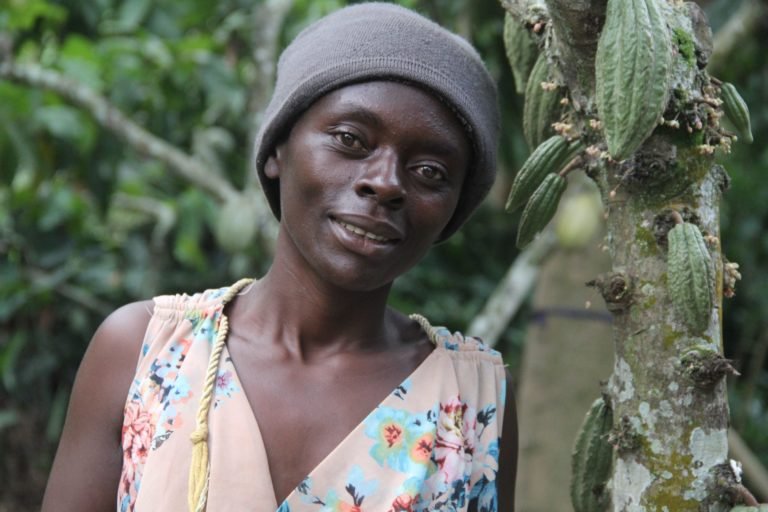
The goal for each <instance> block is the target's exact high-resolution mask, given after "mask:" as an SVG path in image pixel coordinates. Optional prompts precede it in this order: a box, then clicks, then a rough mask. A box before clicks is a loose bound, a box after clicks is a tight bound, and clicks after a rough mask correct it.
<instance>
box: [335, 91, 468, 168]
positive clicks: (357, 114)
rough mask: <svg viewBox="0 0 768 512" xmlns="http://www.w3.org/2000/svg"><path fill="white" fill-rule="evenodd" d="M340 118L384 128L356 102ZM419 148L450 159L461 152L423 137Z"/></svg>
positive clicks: (342, 110) (342, 112) (373, 115)
mask: <svg viewBox="0 0 768 512" xmlns="http://www.w3.org/2000/svg"><path fill="white" fill-rule="evenodd" d="M339 117H347V118H351V119H352V120H355V121H359V122H361V123H365V124H369V125H372V126H375V127H376V128H380V127H382V126H384V121H383V120H382V119H381V118H380V117H379V116H378V115H376V113H375V112H373V111H371V110H369V109H368V108H366V107H365V106H363V105H360V104H358V103H354V102H350V103H347V104H342V105H341V108H340V112H339ZM440 128H442V126H440ZM419 146H420V148H422V149H424V150H426V151H428V152H434V153H438V154H442V155H447V156H450V157H455V156H457V155H458V153H459V150H458V149H457V148H456V147H455V146H454V145H453V144H450V143H448V142H445V140H443V139H442V138H426V137H422V138H421V141H420V143H419ZM468 148H469V150H470V152H472V151H473V149H472V146H471V144H469V143H468Z"/></svg>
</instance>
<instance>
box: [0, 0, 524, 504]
mask: <svg viewBox="0 0 768 512" xmlns="http://www.w3.org/2000/svg"><path fill="white" fill-rule="evenodd" d="M278 3H279V0H267V1H257V2H254V1H245V0H223V1H221V2H207V1H203V0H184V1H183V2H182V1H163V2H160V1H152V0H94V1H91V2H78V1H75V0H60V1H53V0H4V1H3V2H2V3H0V53H1V54H2V57H0V58H2V59H6V58H13V59H14V61H15V62H16V63H19V64H38V65H40V66H42V67H44V68H46V69H51V70H55V71H57V72H59V73H61V74H63V75H64V76H66V77H67V78H69V79H71V80H74V81H76V82H77V83H80V84H84V85H86V86H87V87H89V88H90V89H91V90H92V91H94V92H96V93H98V94H101V95H103V96H104V97H105V98H107V99H108V100H109V101H110V102H111V103H112V104H114V105H115V106H117V107H118V108H119V109H120V110H122V111H123V112H124V113H126V114H127V115H128V116H129V117H130V118H131V119H133V120H135V121H136V122H138V123H139V124H140V125H141V126H142V127H144V128H146V129H147V130H148V131H149V132H151V133H153V134H155V135H158V136H160V137H162V138H163V139H165V140H166V141H168V142H169V143H171V144H173V145H175V146H176V147H178V148H180V149H182V150H183V151H186V152H187V153H189V154H191V155H194V156H195V157H197V158H200V159H202V160H203V161H204V162H205V164H206V166H207V167H208V168H209V170H210V172H215V173H219V174H220V175H222V176H224V177H225V178H226V179H227V180H229V181H230V182H231V183H233V185H234V186H235V187H236V188H238V189H242V188H243V187H244V186H245V184H246V182H247V180H248V173H249V172H251V169H250V166H249V162H250V158H251V154H250V146H251V139H252V137H253V134H254V129H255V126H254V119H256V117H255V116H257V114H258V111H259V109H260V108H263V106H264V105H260V104H258V99H259V98H264V97H266V98H268V97H269V94H268V92H269V91H264V90H263V88H264V85H262V82H260V79H261V78H262V77H261V76H260V74H263V73H265V72H267V73H272V71H273V70H272V69H269V70H265V69H263V68H261V67H260V65H262V64H261V63H260V62H259V61H258V59H257V58H255V55H254V54H255V52H256V50H261V48H257V47H256V44H257V36H258V35H260V34H261V33H260V32H259V30H260V29H263V28H264V27H265V26H267V24H269V23H273V22H275V20H270V19H260V16H264V13H265V12H268V11H267V10H266V9H264V10H260V9H262V8H263V7H274V6H275V5H277V4H278ZM347 3H348V2H345V1H340V0H296V1H293V2H291V8H290V9H289V10H288V12H287V15H286V16H285V18H284V19H281V20H277V22H279V23H282V25H281V26H280V30H279V31H278V32H277V34H276V35H277V37H278V40H277V46H278V50H279V49H280V48H281V47H283V46H285V45H286V44H287V43H288V42H289V41H290V40H291V39H292V38H293V37H294V36H295V35H296V34H297V33H298V31H300V30H301V29H302V28H303V27H304V26H306V25H307V24H308V23H310V22H311V21H313V20H315V19H317V18H319V17H321V16H323V15H324V14H326V13H328V12H331V11H332V10H335V9H337V8H339V7H341V6H343V5H345V4H347ZM400 3H402V4H404V5H406V6H408V7H411V8H415V9H418V10H421V11H422V12H424V13H425V14H427V15H429V16H431V17H433V18H435V19H437V20H439V21H441V22H442V23H443V24H445V25H448V26H450V27H452V28H453V29H455V30H457V31H463V33H464V34H465V35H466V36H467V37H470V36H471V37H473V38H475V39H476V40H477V41H476V42H477V43H478V45H481V46H482V47H483V53H484V54H485V55H486V56H487V58H488V60H489V62H490V64H491V67H492V68H493V70H494V73H496V74H497V76H498V77H499V80H500V81H501V82H502V83H504V81H506V80H510V78H509V73H508V72H507V71H506V65H505V63H504V61H503V60H502V58H503V55H504V54H503V47H502V46H501V37H500V33H501V22H500V18H499V16H498V6H497V4H496V3H495V0H485V1H483V2H479V3H478V2H475V3H472V2H469V1H468V0H465V1H446V0H436V1H426V0H424V1H417V0H403V1H402V2H400ZM470 8H471V9H470ZM470 27H471V28H472V33H471V34H470V33H468V29H469V28H470ZM510 87H511V85H510ZM260 88H261V89H260ZM504 104H505V109H506V110H508V111H509V115H508V117H510V118H513V119H514V118H517V117H518V116H517V115H516V112H517V111H519V103H518V102H517V100H516V98H512V99H511V100H510V101H506V100H505V101H504ZM515 130H518V131H515V132H512V133H511V135H509V136H508V137H509V140H516V141H517V142H515V145H517V147H520V146H521V144H522V143H521V142H520V141H521V140H522V139H521V137H520V135H519V129H517V128H516V129H515ZM508 156H509V155H508ZM524 156H525V155H518V156H517V158H522V157H524ZM220 206H221V205H220V204H219V203H218V202H217V200H216V198H214V197H211V196H210V195H209V194H207V193H205V192H202V191H201V190H200V189H199V188H197V187H195V186H194V185H193V184H191V183H189V182H186V181H184V180H183V179H181V178H180V177H178V175H176V174H174V173H173V172H171V170H169V169H168V168H166V167H165V166H164V165H163V164H162V163H161V162H158V161H155V160H151V159H147V158H145V157H143V156H142V155H141V154H139V153H138V152H137V151H136V150H135V149H134V148H131V147H129V146H128V145H126V144H125V143H124V142H123V141H122V140H120V139H118V138H117V137H116V136H115V135H114V134H113V133H110V132H109V131H107V130H106V129H104V128H103V127H101V126H99V125H98V124H97V123H96V121H95V120H94V119H93V118H92V117H91V116H90V115H89V114H88V113H87V112H85V111H83V110H81V109H80V108H78V107H76V106H73V105H71V104H69V103H67V102H65V101H64V100H62V98H60V97H59V96H57V95H56V94H53V93H51V92H48V91H44V90H42V89H38V88H34V87H30V86H23V85H18V84H14V83H11V82H9V81H0V453H2V454H3V457H2V461H0V481H3V482H4V484H3V485H2V486H0V488H1V489H2V490H1V491H0V509H3V507H4V506H9V507H11V509H13V510H26V509H30V510H31V509H34V508H36V507H37V505H38V504H39V499H40V493H41V491H42V485H43V484H44V481H45V477H46V475H47V471H48V467H49V464H50V460H51V457H52V454H53V451H54V449H55V445H56V441H57V440H58V436H59V434H60V431H61V427H62V424H63V420H64V415H65V412H66V406H67V399H68V396H69V391H70V389H71V384H72V381H73V379H74V375H75V372H76V370H77V367H78V364H79V361H80V359H81V358H82V355H83V352H84V350H85V348H86V346H87V343H88V340H89V339H90V337H91V335H92V334H93V332H94V331H95V329H96V327H97V326H98V324H99V323H100V322H101V321H102V320H103V318H104V317H105V316H106V315H108V314H109V313H110V312H111V311H112V310H114V309H115V308H116V307H117V306H119V305H121V304H123V303H126V302H130V301H134V300H138V299H144V298H147V297H151V296H153V295H157V294H161V293H172V292H178V291H186V292H193V291H198V290H202V289H205V288H209V287H217V286H220V285H222V284H223V283H226V282H228V281H234V280H235V279H237V278H239V277H242V276H243V275H256V276H258V275H260V274H262V273H263V272H264V270H265V269H266V267H267V265H268V264H269V257H270V250H269V244H267V243H264V241H262V240H257V241H256V243H253V244H251V246H250V247H248V248H247V249H246V250H243V251H240V252H237V253H235V254H229V253H227V252H226V251H224V250H222V249H221V248H220V247H218V246H217V244H216V242H215V237H214V228H215V225H216V220H217V215H218V211H219V210H220ZM473 225H474V229H471V230H467V231H466V232H465V233H464V234H462V235H459V236H457V237H454V239H452V240H451V241H450V242H448V243H444V244H442V245H441V246H439V247H437V248H436V250H435V251H434V253H433V254H432V255H430V257H429V258H428V260H427V261H425V262H424V263H423V264H422V265H420V266H419V268H417V269H415V270H414V272H413V273H412V274H411V275H409V276H408V277H407V278H405V279H403V282H402V283H398V286H397V289H396V290H395V292H394V294H393V303H394V304H396V305H397V306H399V307H402V308H403V309H404V310H406V311H421V312H425V313H426V314H428V315H430V317H431V318H432V319H433V320H434V321H435V322H436V323H442V324H447V325H449V326H451V327H452V328H456V329H458V328H463V327H465V326H466V324H467V323H468V322H469V320H470V319H471V318H472V316H473V315H474V314H475V313H476V312H477V310H478V309H479V308H480V307H481V306H482V297H484V296H485V295H487V294H488V293H490V292H491V291H492V289H493V287H494V286H495V283H496V282H497V281H498V279H500V277H501V275H502V274H503V272H504V271H505V270H506V267H507V266H508V265H509V263H510V262H511V261H512V260H513V259H514V256H515V254H514V251H513V250H512V244H511V243H508V241H507V237H506V236H505V235H506V232H507V231H508V230H510V229H512V228H511V226H512V225H513V224H512V222H511V219H510V218H508V217H506V216H503V214H502V213H500V212H499V211H498V210H493V209H490V208H489V209H487V210H485V211H483V212H481V213H480V214H478V216H477V217H476V219H475V220H474V222H473ZM426 290H430V293H429V295H427V293H426ZM518 332H521V331H520V330H518ZM137 335H139V336H140V335H142V333H137ZM520 339H522V336H520V335H518V340H520Z"/></svg>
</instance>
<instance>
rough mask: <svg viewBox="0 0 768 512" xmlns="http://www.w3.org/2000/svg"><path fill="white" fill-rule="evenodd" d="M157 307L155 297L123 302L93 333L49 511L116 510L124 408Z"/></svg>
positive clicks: (54, 472)
mask: <svg viewBox="0 0 768 512" xmlns="http://www.w3.org/2000/svg"><path fill="white" fill-rule="evenodd" d="M152 309H153V303H152V301H140V302H134V303H131V304H128V305H126V306H123V307H121V308H119V309H117V310H115V311H114V312H113V313H112V314H111V315H109V316H108V317H107V318H106V319H105V320H104V321H103V322H102V324H101V325H100V326H99V328H98V329H97V330H96V333H95V334H94V335H93V338H92V339H91V342H90V343H89V345H88V349H87V350H86V352H85V355H84V356H83V360H82V362H81V364H80V368H79V370H78V372H77V377H76V378H75V383H74V386H73V388H72V395H71V397H70V402H69V408H68V410H67V419H66V421H65V424H64V429H63V431H62V435H61V439H60V440H59V448H58V450H57V452H56V458H55V459H54V463H53V467H52V469H51V474H50V477H49V479H48V486H47V488H46V492H45V497H44V499H43V508H42V510H43V511H44V512H47V511H53V510H56V511H62V512H66V511H70V510H71V511H74V510H77V511H86V512H87V511H93V512H96V511H102V510H104V511H106V510H114V507H115V499H116V496H117V485H118V480H119V478H120V470H121V466H122V452H121V448H120V432H121V428H122V420H123V407H124V405H125V399H126V396H127V395H128V389H129V387H130V384H131V380H132V379H133V374H134V370H135V367H136V362H137V360H138V357H139V352H140V350H141V344H142V342H143V339H144V333H145V332H146V330H147V326H148V325H149V320H150V318H151V316H152Z"/></svg>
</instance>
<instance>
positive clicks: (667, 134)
mask: <svg viewBox="0 0 768 512" xmlns="http://www.w3.org/2000/svg"><path fill="white" fill-rule="evenodd" d="M611 1H616V0H608V3H610V2H611ZM645 2H646V3H645V4H643V5H644V6H645V5H647V4H648V3H650V2H656V3H657V4H659V8H660V9H661V10H662V11H663V14H664V19H665V22H666V24H667V26H668V27H669V28H670V31H669V33H668V34H667V32H666V31H662V32H660V33H659V34H658V35H657V36H658V37H669V38H670V40H671V41H672V43H671V44H673V45H674V47H673V57H672V64H671V66H672V71H671V73H672V75H671V76H673V77H674V78H673V79H672V80H670V82H669V83H670V85H669V89H670V91H669V92H670V95H669V97H670V98H671V101H670V104H669V107H668V108H667V111H666V113H665V115H670V114H671V115H672V116H675V117H674V118H670V117H668V118H667V119H679V120H680V122H679V123H678V122H677V121H675V122H669V123H665V124H664V125H660V126H657V127H656V129H655V131H654V132H653V134H652V135H651V136H650V137H649V138H647V139H646V141H645V142H644V143H643V144H642V146H641V147H640V148H639V149H638V150H637V151H635V152H634V153H633V154H631V155H630V156H629V157H626V158H625V159H624V160H622V161H619V162H617V161H614V160H612V159H611V158H608V157H607V154H606V153H605V149H606V146H605V143H604V142H603V140H604V139H603V138H602V133H598V134H597V135H592V136H590V135H589V134H590V133H594V132H595V131H596V129H599V128H600V124H599V123H597V122H596V120H598V119H600V112H597V111H596V101H595V93H594V90H593V88H594V81H592V82H590V80H588V79H586V78H585V76H592V75H593V73H594V69H595V48H596V45H597V41H598V38H599V36H600V31H601V30H602V27H601V24H602V20H604V19H605V9H606V7H605V1H604V0H579V1H565V0H546V2H545V6H542V5H541V2H536V1H531V2H526V1H524V0H519V1H516V0H502V5H504V6H505V7H506V8H507V10H508V11H509V12H510V13H512V14H513V15H514V16H516V17H517V18H518V19H519V20H520V21H521V22H523V23H526V24H527V25H528V26H532V25H534V23H532V21H536V22H537V26H538V28H539V29H541V23H540V22H541V20H542V19H543V20H544V22H545V23H544V25H545V29H544V30H545V33H544V37H543V38H541V40H542V41H546V45H544V51H546V52H547V55H548V57H549V61H550V63H552V64H554V65H555V66H556V67H557V73H556V77H555V81H556V82H560V84H559V85H564V86H566V87H567V88H568V91H569V98H570V100H571V105H572V106H573V107H574V110H573V112H572V113H571V115H570V117H569V118H568V119H567V122H568V124H569V126H570V128H569V131H570V133H571V134H576V136H577V137H581V138H583V139H584V138H586V140H587V143H589V144H593V145H592V146H591V147H590V148H588V149H589V151H588V152H587V156H585V157H584V159H585V162H586V163H585V165H584V167H585V170H586V171H587V173H588V174H589V175H590V177H592V178H593V179H594V180H595V181H596V183H597V184H598V187H599V188H600V190H601V193H602V199H603V205H604V208H605V213H606V220H607V232H608V233H607V236H606V242H605V246H606V249H607V251H608V254H610V256H611V260H612V270H611V272H609V273H605V274H601V275H599V276H597V277H596V278H595V279H594V283H593V284H594V285H595V287H596V288H597V289H599V290H600V292H601V293H602V295H603V297H604V299H605V301H606V303H607V306H608V309H609V310H610V311H611V312H612V313H613V316H614V321H613V339H614V346H615V363H614V369H613V374H612V376H611V378H610V380H609V383H608V386H607V394H608V401H609V405H610V406H611V407H612V408H613V418H614V423H613V429H612V430H611V432H610V436H609V440H610V442H611V444H612V445H613V447H614V451H613V469H612V477H611V478H610V480H609V481H608V482H606V485H607V488H608V489H609V491H610V495H611V499H610V506H609V509H610V510H613V511H616V512H619V511H632V512H640V511H659V512H661V511H675V512H686V511H691V512H694V511H695V512H701V511H702V510H707V511H720V510H727V509H728V508H729V507H730V506H731V505H733V504H734V503H735V502H738V501H739V500H740V490H741V489H743V488H742V487H741V486H740V482H739V478H738V475H737V474H736V473H737V472H734V470H733V469H732V466H731V464H729V463H728V458H727V454H728V442H727V426H728V405H727V397H726V393H725V384H724V380H723V379H722V377H723V376H724V375H725V373H727V371H728V369H729V365H728V364H727V361H725V360H724V359H722V357H721V355H720V354H722V337H721V327H720V326H721V311H722V309H721V307H720V303H721V297H722V294H723V272H724V269H723V264H722V253H721V249H720V243H719V227H718V223H719V209H718V204H719V200H720V195H721V192H722V190H723V189H724V188H725V186H726V184H727V176H726V175H725V172H724V171H723V170H722V168H720V167H719V166H716V165H714V163H713V156H712V151H713V150H714V147H713V146H711V145H709V143H710V140H709V138H708V136H709V134H711V133H715V132H718V129H719V126H718V124H717V118H718V112H719V108H718V103H717V100H714V99H713V98H712V95H713V94H714V92H713V91H716V88H713V86H712V83H711V81H710V78H709V76H708V75H707V74H706V72H705V71H703V70H702V69H701V68H702V67H703V65H704V64H705V63H706V58H707V57H708V53H709V50H708V48H710V47H711V34H710V33H709V32H708V30H709V28H708V26H707V25H706V23H705V21H702V20H703V15H702V14H701V13H700V11H698V8H696V7H695V5H694V4H691V3H683V2H679V1H677V0H645ZM626 5H629V3H627V4H626ZM624 7H626V6H622V8H624ZM566 9H567V10H566ZM542 12H543V14H542ZM640 28H642V27H640ZM673 31H674V32H673ZM685 45H687V47H686V46H685ZM693 45H695V51H696V53H695V56H694V51H693V50H694V46H693ZM621 51H627V48H625V47H621ZM635 64H636V63H635ZM617 69H622V68H617ZM652 85H654V84H652V83H642V84H640V83H635V84H633V85H632V89H633V90H635V88H637V90H638V91H640V90H642V88H643V87H651V86H652ZM708 108H709V109H710V110H707V109H708ZM704 111H707V112H709V113H710V114H712V115H711V116H710V117H709V118H707V117H703V118H702V119H703V124H704V125H703V127H702V124H701V122H699V124H698V125H697V124H696V120H697V119H699V118H698V117H697V114H698V113H701V112H704ZM689 116H690V117H689ZM694 118H695V119H694ZM590 129H591V130H590ZM710 130H712V131H710ZM585 134H586V136H585ZM691 134H693V135H691ZM697 134H698V135H700V137H699V138H697V136H696V135H697ZM590 137H591V138H590ZM702 139H703V141H702ZM716 143H717V141H715V142H713V143H712V144H713V145H714V144H716ZM555 172H557V171H556V170H555ZM680 221H685V222H688V223H691V224H694V225H696V226H697V227H698V229H699V230H700V232H701V233H702V234H703V236H704V238H705V240H707V245H708V252H709V254H710V256H711V259H712V261H713V262H714V263H713V264H714V268H715V273H714V276H715V278H714V280H713V281H712V286H711V289H708V290H706V293H711V294H712V295H713V297H716V300H714V303H713V307H712V308H711V309H710V310H709V317H708V321H707V325H706V328H705V329H694V328H692V327H690V321H688V322H686V318H687V317H686V316H685V315H684V314H683V313H681V312H680V310H679V308H676V307H673V304H672V299H671V297H670V289H669V279H668V265H667V232H668V231H669V230H670V229H671V228H672V227H673V226H674V225H675V224H676V223H679V222H680ZM692 350H693V351H694V352H695V351H705V352H707V354H710V355H713V359H711V360H709V362H703V361H701V360H698V359H686V358H684V355H686V354H691V353H692V352H691V351H692ZM696 353H698V352H696ZM691 361H693V362H691ZM710 363H711V364H710ZM703 374H706V375H707V376H709V377H712V378H711V379H710V380H709V381H707V382H704V379H702V376H703ZM525 471H526V470H525V469H523V470H522V471H521V473H523V474H524V473H525Z"/></svg>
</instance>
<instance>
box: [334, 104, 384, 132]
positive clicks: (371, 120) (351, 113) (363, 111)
mask: <svg viewBox="0 0 768 512" xmlns="http://www.w3.org/2000/svg"><path fill="white" fill-rule="evenodd" d="M340 110H341V112H340V113H339V115H340V116H344V117H349V118H352V119H353V120H355V121H359V122H361V123H365V124H370V125H373V126H375V127H377V128H380V127H381V126H383V125H384V122H383V121H382V119H381V118H380V117H379V116H377V115H376V114H375V113H374V112H372V111H371V110H369V109H367V108H365V107H363V106H361V105H359V104H355V103H348V104H342V105H341V109H340ZM337 117H338V116H337Z"/></svg>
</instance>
